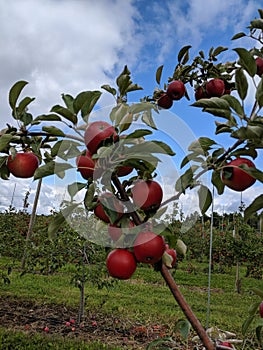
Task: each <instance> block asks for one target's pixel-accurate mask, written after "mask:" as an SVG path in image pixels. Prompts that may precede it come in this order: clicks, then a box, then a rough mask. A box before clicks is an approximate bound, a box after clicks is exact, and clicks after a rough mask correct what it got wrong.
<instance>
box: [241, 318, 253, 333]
mask: <svg viewBox="0 0 263 350" xmlns="http://www.w3.org/2000/svg"><path fill="white" fill-rule="evenodd" d="M254 318H255V316H254V315H253V316H250V317H248V318H247V319H246V320H245V322H244V323H243V324H242V334H243V335H246V333H247V330H248V328H249V327H250V325H251V323H252V322H253V320H254Z"/></svg>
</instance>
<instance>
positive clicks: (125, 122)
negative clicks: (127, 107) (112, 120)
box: [117, 113, 133, 132]
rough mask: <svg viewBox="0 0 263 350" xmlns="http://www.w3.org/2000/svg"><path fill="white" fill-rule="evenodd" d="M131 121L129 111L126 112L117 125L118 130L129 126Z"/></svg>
mask: <svg viewBox="0 0 263 350" xmlns="http://www.w3.org/2000/svg"><path fill="white" fill-rule="evenodd" d="M132 121H133V115H132V114H131V113H128V114H126V115H125V117H124V118H123V119H122V120H121V122H120V123H119V124H118V125H117V126H118V129H119V132H123V131H125V130H127V129H129V127H130V126H131V124H132Z"/></svg>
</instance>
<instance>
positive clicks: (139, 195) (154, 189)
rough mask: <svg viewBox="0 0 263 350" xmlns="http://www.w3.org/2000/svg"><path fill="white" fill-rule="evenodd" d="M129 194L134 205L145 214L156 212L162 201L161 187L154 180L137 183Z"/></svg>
mask: <svg viewBox="0 0 263 350" xmlns="http://www.w3.org/2000/svg"><path fill="white" fill-rule="evenodd" d="M131 194H132V199H133V202H134V204H135V205H136V206H137V207H139V208H141V209H142V210H144V211H145V212H147V211H154V210H157V209H158V208H159V207H160V204H161V202H162V199H163V190H162V187H161V186H160V185H159V183H158V182H156V181H154V180H147V181H144V180H139V181H137V182H136V183H135V184H134V186H133V187H132V189H131Z"/></svg>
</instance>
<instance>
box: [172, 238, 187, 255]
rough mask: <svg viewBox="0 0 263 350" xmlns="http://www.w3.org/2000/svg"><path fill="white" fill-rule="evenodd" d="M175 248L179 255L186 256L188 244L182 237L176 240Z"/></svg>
mask: <svg viewBox="0 0 263 350" xmlns="http://www.w3.org/2000/svg"><path fill="white" fill-rule="evenodd" d="M175 250H176V252H177V253H178V254H179V255H182V256H186V252H187V246H186V245H185V243H184V242H183V241H182V240H181V239H178V240H177V242H176V246H175Z"/></svg>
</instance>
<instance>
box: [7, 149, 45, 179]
mask: <svg viewBox="0 0 263 350" xmlns="http://www.w3.org/2000/svg"><path fill="white" fill-rule="evenodd" d="M38 167H39V159H38V157H37V156H36V155H35V154H34V153H33V152H24V153H16V155H15V156H14V157H13V156H12V155H9V156H8V158H7V168H8V170H9V171H10V173H11V174H12V175H14V176H15V177H20V178H24V179H26V178H30V177H32V176H33V175H34V173H35V171H36V169H37V168H38Z"/></svg>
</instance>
